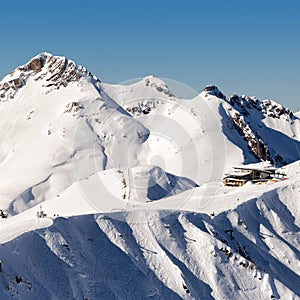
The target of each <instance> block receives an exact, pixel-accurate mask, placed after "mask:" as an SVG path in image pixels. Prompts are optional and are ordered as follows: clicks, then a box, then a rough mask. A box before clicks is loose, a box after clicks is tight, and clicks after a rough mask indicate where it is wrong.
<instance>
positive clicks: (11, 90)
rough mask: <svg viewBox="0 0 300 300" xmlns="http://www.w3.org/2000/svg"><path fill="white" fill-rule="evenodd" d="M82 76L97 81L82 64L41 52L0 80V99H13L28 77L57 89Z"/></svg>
mask: <svg viewBox="0 0 300 300" xmlns="http://www.w3.org/2000/svg"><path fill="white" fill-rule="evenodd" d="M82 77H89V78H90V79H92V80H95V81H99V80H98V79H97V78H96V77H95V76H94V75H93V74H92V73H90V72H89V71H88V70H87V69H86V68H84V67H82V66H77V65H76V64H75V63H74V62H73V61H71V60H68V59H67V58H65V57H60V56H53V55H51V54H49V53H42V54H39V55H38V56H36V57H34V58H33V59H32V60H30V61H29V62H28V63H27V64H25V65H23V66H21V67H19V68H17V69H16V70H15V71H13V72H12V73H10V74H8V75H7V76H6V77H5V78H4V79H3V80H2V81H1V82H0V100H1V101H7V100H9V99H13V98H14V95H15V94H16V92H17V91H18V90H19V89H21V88H22V87H24V86H25V85H26V82H27V80H29V78H33V79H34V80H35V81H42V82H43V86H44V87H45V88H49V87H51V89H50V90H48V91H47V92H50V91H51V90H53V89H59V88H60V87H61V86H64V87H66V86H67V85H68V84H69V83H70V82H79V80H80V79H81V78H82Z"/></svg>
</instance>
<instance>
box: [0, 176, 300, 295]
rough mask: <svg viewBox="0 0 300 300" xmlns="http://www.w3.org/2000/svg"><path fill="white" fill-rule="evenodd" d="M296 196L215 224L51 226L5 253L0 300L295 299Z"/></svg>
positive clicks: (191, 220) (139, 217) (150, 216)
mask: <svg viewBox="0 0 300 300" xmlns="http://www.w3.org/2000/svg"><path fill="white" fill-rule="evenodd" d="M299 189H300V181H299V178H298V180H297V181H295V182H294V183H293V184H292V185H290V186H285V187H283V188H280V189H279V190H277V191H270V192H268V193H265V194H263V195H262V196H261V197H259V198H258V199H252V200H249V201H247V202H244V203H243V204H241V205H238V206H237V207H236V208H234V209H232V210H228V211H224V212H222V213H220V214H218V215H215V216H211V215H207V214H201V213H188V212H172V213H171V212H168V211H164V210H160V211H155V210H153V211H151V210H150V211H147V210H144V211H137V212H131V213H130V212H129V213H114V214H100V215H99V214H98V215H87V216H78V217H70V218H57V219H55V220H54V221H53V225H51V226H50V227H48V228H44V229H39V230H35V231H32V232H28V233H25V234H23V235H21V236H19V237H18V238H17V239H14V240H11V241H10V242H7V243H5V244H2V246H1V248H0V256H1V259H2V261H3V272H2V273H0V278H1V284H2V285H3V288H2V289H1V293H2V294H1V298H3V299H8V298H11V297H13V296H17V295H19V296H20V297H21V298H22V299H33V298H36V297H40V298H41V297H42V298H43V299H50V298H51V299H53V298H55V299H62V298H63V299H80V298H85V299H95V298H99V297H100V298H101V299H162V298H163V299H272V298H273V299H286V298H291V297H294V299H296V298H297V297H300V289H299V285H297V284H296V283H297V281H298V279H299V274H300V267H299V258H300V252H299V248H297V247H298V243H299V238H300V236H299V227H298V226H299V223H300V219H299V217H300V216H299V214H296V215H295V206H294V207H293V205H296V203H295V201H294V204H293V201H291V200H290V197H291V196H293V195H294V196H295V194H296V193H299ZM287 196H288V197H287Z"/></svg>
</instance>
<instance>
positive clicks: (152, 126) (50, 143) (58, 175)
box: [0, 53, 300, 299]
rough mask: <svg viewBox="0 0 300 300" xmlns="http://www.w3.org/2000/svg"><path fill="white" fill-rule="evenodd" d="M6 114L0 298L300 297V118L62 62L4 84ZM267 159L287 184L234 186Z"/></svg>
mask: <svg viewBox="0 0 300 300" xmlns="http://www.w3.org/2000/svg"><path fill="white" fill-rule="evenodd" d="M0 112H1V116H2V118H1V119H0V129H1V130H0V137H1V145H0V171H1V172H0V179H1V190H0V196H1V197H0V208H2V209H5V210H7V211H8V213H9V217H8V218H7V219H0V224H1V225H0V242H1V244H0V259H1V260H2V262H3V264H2V272H0V285H2V288H1V289H0V298H1V299H10V298H15V297H19V298H20V299H148V298H151V299H271V298H272V299H298V298H300V290H299V284H298V282H299V275H300V265H299V256H300V253H299V226H300V224H299V211H300V210H299V194H300V174H299V166H300V147H299V143H300V120H299V116H297V114H295V115H293V114H292V113H291V112H290V111H289V110H288V109H287V108H284V107H282V106H281V105H279V104H277V103H275V102H274V101H271V100H264V101H260V100H258V99H257V98H255V97H253V98H249V97H246V96H238V95H233V96H231V97H229V98H227V97H226V96H225V95H224V94H223V93H222V92H221V91H219V90H218V88H217V87H215V86H207V87H205V89H204V91H203V92H202V93H200V94H199V95H198V96H197V97H195V98H193V99H179V98H176V96H175V95H173V93H172V92H171V91H170V90H169V89H168V87H167V85H166V84H165V83H164V82H163V81H162V80H160V79H158V78H155V77H154V76H148V77H145V78H143V79H141V80H140V81H138V82H136V83H134V84H131V85H110V84H105V83H102V82H100V80H99V79H97V78H96V77H95V76H94V75H93V74H91V73H90V72H89V71H88V70H86V69H85V68H84V67H80V66H77V65H76V64H75V63H74V62H73V61H70V60H68V59H67V58H64V57H58V56H53V55H51V54H49V53H42V54H40V55H38V56H36V57H34V58H33V59H32V60H30V61H29V62H28V63H26V64H25V65H24V66H21V67H19V68H17V69H16V70H15V71H13V72H12V73H11V74H9V75H7V76H6V77H5V78H3V80H2V81H1V82H0ZM266 160H269V161H271V162H272V163H273V164H276V165H277V166H282V169H281V172H282V173H285V174H286V175H287V177H288V179H287V180H283V181H279V182H276V183H268V184H265V185H251V184H248V185H245V186H243V187H242V188H228V187H224V186H223V185H222V182H221V180H222V178H223V176H224V174H225V173H226V172H228V171H229V170H230V169H231V168H232V167H233V166H235V165H239V164H245V163H257V162H260V161H266ZM40 209H42V210H43V211H44V212H45V213H46V214H47V216H46V217H45V218H37V217H36V213H37V211H38V210H40Z"/></svg>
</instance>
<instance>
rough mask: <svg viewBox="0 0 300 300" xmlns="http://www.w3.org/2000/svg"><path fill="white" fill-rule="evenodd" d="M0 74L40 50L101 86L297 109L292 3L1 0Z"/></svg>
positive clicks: (297, 42)
mask: <svg viewBox="0 0 300 300" xmlns="http://www.w3.org/2000/svg"><path fill="white" fill-rule="evenodd" d="M0 26H1V27H0V28H1V46H0V54H1V56H0V57H1V64H0V77H1V78H2V77H3V76H4V75H5V74H6V73H8V72H10V71H11V70H13V69H14V68H15V67H16V66H18V65H20V64H23V63H25V62H27V61H28V60H29V59H30V58H31V57H32V56H34V55H36V54H37V53H40V52H43V51H47V52H51V53H53V54H56V55H64V56H67V57H69V58H71V59H73V60H75V61H76V62H77V63H78V64H81V65H84V66H86V67H87V68H88V69H89V70H90V71H92V72H93V73H95V74H96V75H97V77H99V78H100V79H101V80H102V81H104V82H110V83H117V82H120V81H124V80H129V79H131V78H136V77H142V76H146V75H150V74H153V75H156V76H158V77H164V78H170V79H174V80H178V81H181V82H183V83H185V84H187V85H188V86H190V87H192V88H193V89H195V90H197V91H201V90H202V88H203V87H204V86H205V85H207V84H216V85H217V86H218V87H219V88H220V89H221V90H222V91H223V92H224V93H225V94H227V95H229V94H232V93H234V92H237V93H239V94H246V95H249V96H252V95H256V96H258V97H259V98H260V99H264V98H271V99H274V100H276V101H277V102H280V103H281V104H283V105H285V106H287V107H290V108H291V109H292V110H298V109H300V104H299V100H300V93H299V92H298V87H299V86H300V1H297V0H294V1H292V0H286V1H276V0H273V1H272V0H264V1H262V0H260V1H259V0H252V1H243V0H228V1H225V0H219V1H214V0H211V1H208V0H207V1H200V0H198V1H197V0H187V1H176V0H174V1H163V0H161V1H157V0H152V1H151V0H148V1H130V0H127V1H126V0H125V1H113V0H110V1H109V0H107V1H100V0H98V1H93V0H90V1H77V0H74V1H64V0H61V1H57V0H51V1H36V0H31V1H24V0H23V1H17V0H16V1H3V2H1V8H0Z"/></svg>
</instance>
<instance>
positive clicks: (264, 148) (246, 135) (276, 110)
mask: <svg viewBox="0 0 300 300" xmlns="http://www.w3.org/2000/svg"><path fill="white" fill-rule="evenodd" d="M209 95H211V96H215V97H217V98H219V99H222V100H225V103H226V104H227V105H228V104H229V110H228V112H229V118H230V119H231V121H230V123H232V125H233V126H232V128H234V129H235V130H236V131H237V132H238V133H239V134H240V135H241V136H242V137H243V139H244V140H245V141H246V142H247V145H248V148H249V150H250V151H251V153H252V154H253V155H254V156H255V157H256V158H258V159H259V160H267V161H270V162H271V163H272V164H274V165H277V166H281V165H284V164H287V163H288V161H286V160H285V159H283V157H282V155H280V154H279V153H277V151H276V150H274V149H273V148H272V146H271V145H269V143H268V140H269V136H268V135H269V134H272V135H274V136H275V135H276V132H275V131H276V130H275V131H272V129H270V128H269V125H266V123H265V122H267V123H268V122H269V123H270V126H271V127H272V125H271V123H273V124H275V123H276V122H279V123H280V124H284V123H286V125H287V126H283V127H289V126H291V125H292V124H293V122H294V121H295V120H296V119H298V117H297V116H294V115H293V113H292V112H291V111H290V110H289V109H288V108H285V107H283V106H282V105H280V104H278V103H276V102H275V101H272V100H268V99H267V100H262V101H261V100H259V99H258V98H256V97H248V96H245V95H242V96H239V95H237V94H233V95H232V96H230V97H228V98H227V97H226V96H225V95H224V94H223V93H222V92H221V91H220V90H219V89H218V88H217V87H216V86H215V85H208V86H206V87H205V88H204V97H208V96H209ZM294 137H295V133H294V136H293V135H291V136H290V138H294ZM295 143H296V142H295ZM295 147H298V144H295Z"/></svg>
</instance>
